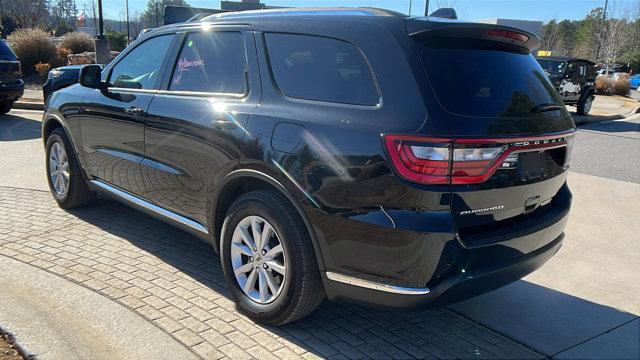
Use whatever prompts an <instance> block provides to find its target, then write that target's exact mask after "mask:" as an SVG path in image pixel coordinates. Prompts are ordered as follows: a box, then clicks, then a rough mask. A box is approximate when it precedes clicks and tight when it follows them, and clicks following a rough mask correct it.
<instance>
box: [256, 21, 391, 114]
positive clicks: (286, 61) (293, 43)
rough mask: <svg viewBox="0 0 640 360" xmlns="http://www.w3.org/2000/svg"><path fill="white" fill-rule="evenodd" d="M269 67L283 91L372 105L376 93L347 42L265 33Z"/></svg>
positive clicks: (364, 64) (296, 95)
mask: <svg viewBox="0 0 640 360" xmlns="http://www.w3.org/2000/svg"><path fill="white" fill-rule="evenodd" d="M265 40H266V44H267V51H268V53H269V61H270V63H271V71H272V72H273V77H274V80H275V82H276V85H277V86H278V88H279V89H280V91H282V92H283V93H284V94H285V95H287V96H290V97H294V98H300V99H307V100H318V101H328V102H334V103H343V104H353V105H376V104H378V102H379V97H380V96H379V94H378V90H377V88H376V85H375V83H374V80H373V75H372V74H371V71H370V70H369V66H368V64H367V62H366V61H365V59H364V56H363V55H362V53H361V52H360V51H359V50H358V49H357V48H356V47H355V46H353V45H351V44H349V43H348V42H345V41H341V40H336V39H330V38H324V37H318V36H308V35H293V34H277V33H267V34H265Z"/></svg>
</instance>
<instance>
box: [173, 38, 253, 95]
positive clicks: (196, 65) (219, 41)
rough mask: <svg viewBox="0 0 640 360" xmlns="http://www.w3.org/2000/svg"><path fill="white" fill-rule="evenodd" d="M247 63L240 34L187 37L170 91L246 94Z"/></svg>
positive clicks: (175, 68)
mask: <svg viewBox="0 0 640 360" xmlns="http://www.w3.org/2000/svg"><path fill="white" fill-rule="evenodd" d="M246 69H247V61H246V56H245V50H244V41H243V39H242V34H240V33H239V32H215V31H209V32H198V33H190V34H189V35H188V36H187V39H186V40H185V42H184V44H183V45H182V49H181V50H180V55H179V56H178V61H177V63H176V64H175V66H174V71H173V76H172V78H171V85H169V90H176V91H200V92H214V93H235V94H242V93H244V92H245V87H246V81H245V71H246Z"/></svg>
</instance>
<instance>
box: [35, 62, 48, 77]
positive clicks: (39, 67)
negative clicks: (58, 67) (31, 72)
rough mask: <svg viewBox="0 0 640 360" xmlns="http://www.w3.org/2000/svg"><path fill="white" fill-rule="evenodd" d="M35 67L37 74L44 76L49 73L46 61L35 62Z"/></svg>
mask: <svg viewBox="0 0 640 360" xmlns="http://www.w3.org/2000/svg"><path fill="white" fill-rule="evenodd" d="M35 68H36V71H37V72H38V75H40V76H42V77H45V76H47V74H48V73H49V70H50V69H51V65H49V64H47V63H37V64H36V66H35Z"/></svg>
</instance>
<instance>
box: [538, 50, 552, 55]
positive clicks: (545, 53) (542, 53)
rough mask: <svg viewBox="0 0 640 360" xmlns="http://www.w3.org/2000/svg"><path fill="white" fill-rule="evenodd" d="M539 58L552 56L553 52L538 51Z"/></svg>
mask: <svg viewBox="0 0 640 360" xmlns="http://www.w3.org/2000/svg"><path fill="white" fill-rule="evenodd" d="M538 56H551V51H548V50H538Z"/></svg>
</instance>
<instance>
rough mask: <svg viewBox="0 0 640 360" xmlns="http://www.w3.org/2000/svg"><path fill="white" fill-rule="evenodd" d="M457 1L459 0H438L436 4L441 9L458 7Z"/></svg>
mask: <svg viewBox="0 0 640 360" xmlns="http://www.w3.org/2000/svg"><path fill="white" fill-rule="evenodd" d="M457 2H458V1H457V0H436V6H438V9H441V8H452V9H454V8H455V7H456V3H457Z"/></svg>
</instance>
